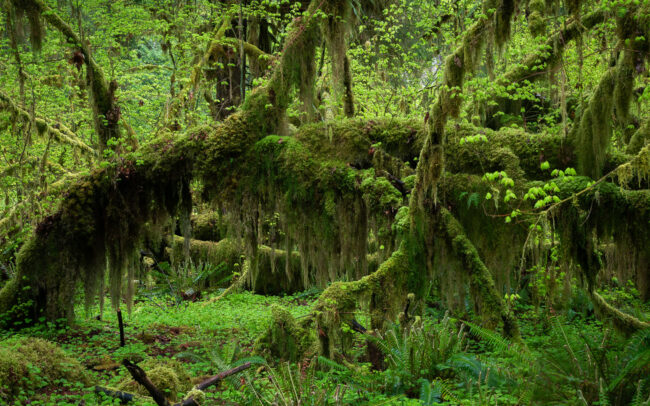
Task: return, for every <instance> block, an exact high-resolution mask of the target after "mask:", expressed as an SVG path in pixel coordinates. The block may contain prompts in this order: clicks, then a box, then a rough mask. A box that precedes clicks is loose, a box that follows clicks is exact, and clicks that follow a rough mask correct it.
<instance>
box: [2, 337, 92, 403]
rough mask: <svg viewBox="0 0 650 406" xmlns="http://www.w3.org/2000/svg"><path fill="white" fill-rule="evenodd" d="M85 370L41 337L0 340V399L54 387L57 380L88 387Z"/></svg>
mask: <svg viewBox="0 0 650 406" xmlns="http://www.w3.org/2000/svg"><path fill="white" fill-rule="evenodd" d="M84 371H85V369H84V367H83V366H82V365H81V364H80V363H79V362H78V361H77V360H75V359H73V358H71V357H70V356H68V355H67V354H66V353H65V352H64V351H63V350H62V349H61V348H60V347H58V346H57V345H55V344H53V343H50V342H49V341H45V340H43V339H40V338H32V337H30V338H24V337H19V338H12V339H9V340H5V341H0V400H1V401H4V402H9V403H11V401H12V400H13V399H14V397H15V396H17V395H18V394H20V393H23V392H27V391H31V390H36V389H41V388H43V387H47V386H57V385H59V382H60V380H66V381H69V382H72V383H76V382H80V383H83V384H84V385H89V384H90V383H91V382H90V377H89V376H88V374H87V373H85V372H84Z"/></svg>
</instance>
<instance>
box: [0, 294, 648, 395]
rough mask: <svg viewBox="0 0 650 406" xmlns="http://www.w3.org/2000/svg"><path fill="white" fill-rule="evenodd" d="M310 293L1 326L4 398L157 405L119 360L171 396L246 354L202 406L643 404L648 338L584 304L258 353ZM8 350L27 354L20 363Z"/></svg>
mask: <svg viewBox="0 0 650 406" xmlns="http://www.w3.org/2000/svg"><path fill="white" fill-rule="evenodd" d="M623 293H625V294H623ZM612 294H613V295H616V298H618V299H619V300H621V301H622V302H621V304H622V303H623V302H624V301H627V302H629V303H632V304H636V305H637V310H639V311H645V312H647V311H648V309H646V308H644V306H643V305H642V304H641V303H640V302H638V301H637V300H635V299H634V292H632V293H630V292H629V291H625V289H621V290H620V291H619V292H618V294H617V292H614V293H612ZM317 296H318V292H317V291H308V292H301V293H297V294H294V295H292V296H284V297H278V296H262V295H256V294H252V293H249V292H243V293H235V294H231V295H228V296H225V297H223V298H220V300H218V301H215V300H214V299H215V298H216V297H217V293H214V294H210V295H207V296H205V297H203V299H202V300H198V301H194V302H192V301H177V300H175V299H174V298H173V297H172V296H168V297H164V298H163V297H157V298H156V299H155V300H154V299H153V298H152V297H151V296H147V295H139V296H138V297H137V300H136V301H135V304H134V307H133V309H132V311H131V313H130V314H128V313H127V312H126V311H125V312H124V325H125V336H126V345H125V346H124V347H120V340H119V329H118V322H117V316H116V314H115V313H113V312H109V311H107V312H105V314H104V315H103V317H102V318H101V320H100V319H99V318H98V317H96V315H97V314H99V308H98V307H97V306H95V307H93V308H91V309H90V311H89V312H88V314H87V317H86V318H82V317H80V318H79V321H78V322H77V323H76V325H75V326H72V327H67V326H65V325H63V324H61V325H60V326H57V324H56V323H42V324H39V325H37V326H35V327H31V328H27V329H23V330H21V331H20V333H12V332H10V331H5V332H2V334H1V335H0V377H4V379H3V380H6V379H7V378H6V377H7V376H8V374H14V375H20V377H19V379H15V378H14V380H13V381H10V382H12V384H11V385H7V384H6V383H4V382H3V386H0V398H2V399H4V401H6V402H8V403H10V404H16V405H26V404H32V405H78V404H86V405H108V404H119V400H117V399H115V398H112V397H110V396H107V395H104V394H96V393H95V391H94V388H95V385H98V386H101V387H104V388H110V389H113V390H122V391H125V392H128V393H132V394H135V395H136V396H137V397H136V399H135V400H134V401H133V402H132V404H135V405H153V404H155V403H154V402H153V401H152V400H151V398H149V397H148V393H147V392H146V390H144V388H142V387H140V386H139V385H138V384H137V383H135V382H134V381H133V380H132V378H131V376H130V375H129V373H128V371H127V370H126V369H125V368H124V367H123V366H122V365H121V361H122V360H123V359H125V358H126V359H129V360H132V361H134V362H137V363H139V365H140V366H141V367H142V368H143V369H144V370H145V371H147V372H148V375H149V376H150V378H151V379H152V381H153V382H154V383H155V384H156V385H157V386H158V387H159V388H161V389H163V390H165V391H166V392H167V394H168V397H169V398H170V399H171V400H177V401H179V400H182V399H183V398H184V397H185V396H186V395H187V394H188V393H189V392H190V391H191V390H192V387H193V386H194V385H195V384H197V383H199V382H201V381H202V380H204V379H205V378H207V377H209V376H211V375H214V374H216V373H219V372H221V371H224V370H227V369H229V368H232V367H234V366H237V365H241V364H242V363H244V362H251V363H252V364H253V368H250V369H248V370H246V371H245V372H244V373H241V374H238V375H236V376H232V377H230V378H228V379H226V380H225V381H223V382H222V383H221V384H220V385H218V386H217V387H216V388H213V389H211V390H206V392H205V393H203V394H201V396H203V397H202V398H201V401H202V403H201V404H215V405H237V404H262V405H273V404H279V405H298V404H312V405H322V404H391V405H392V404H395V405H401V404H404V405H408V404H413V405H419V404H466V405H474V404H480V405H483V404H485V405H487V404H504V405H522V404H609V403H608V402H612V403H613V404H638V405H642V404H647V400H646V399H647V396H648V389H650V387H649V386H648V384H649V383H650V382H648V381H649V378H648V372H649V371H648V369H649V367H648V365H650V363H649V361H650V334H649V333H648V332H641V333H639V334H637V335H634V336H632V337H629V338H626V337H622V336H618V335H615V334H614V335H612V334H611V331H610V330H608V329H607V328H606V327H604V326H603V325H602V323H600V322H598V321H596V320H595V319H594V317H593V314H589V313H588V312H587V313H585V312H582V313H578V312H575V311H572V310H570V311H568V312H566V315H562V316H555V315H553V314H551V313H549V312H546V311H540V309H535V308H534V307H532V306H530V305H524V304H517V303H514V304H513V311H517V312H519V313H520V319H521V320H522V321H523V324H522V336H523V339H524V343H523V344H516V343H512V342H509V341H507V340H506V339H504V338H502V337H501V336H499V335H498V334H496V333H494V332H492V331H490V330H486V329H483V328H481V327H480V326H478V325H476V324H473V323H471V322H466V321H461V320H457V319H453V318H450V317H449V316H448V315H446V314H442V313H441V311H438V310H435V309H434V308H428V309H427V311H426V312H425V316H424V317H423V318H420V317H415V318H413V319H412V320H404V321H403V323H402V325H399V324H394V325H393V326H392V327H391V328H389V329H387V331H385V332H384V333H383V334H378V333H377V334H373V335H367V334H366V335H364V334H360V333H359V334H357V335H356V338H355V339H356V340H357V341H358V342H357V345H355V346H354V348H355V350H354V352H353V353H350V354H348V358H347V359H346V360H338V361H337V362H335V361H333V360H329V359H326V358H324V357H314V358H312V359H306V360H303V361H301V362H298V363H289V362H285V361H282V360H279V359H269V358H267V359H265V358H263V357H262V356H260V355H259V354H256V353H255V340H256V339H257V338H258V337H260V336H261V335H262V334H263V332H264V331H265V330H266V329H268V328H269V327H270V324H271V323H273V322H274V321H273V320H272V318H271V311H270V308H271V306H282V307H283V308H286V309H287V310H288V311H289V312H290V313H291V315H292V316H293V317H295V318H296V319H298V320H300V319H301V318H302V317H305V316H306V315H307V314H308V313H309V312H310V311H311V310H312V305H313V303H314V302H315V299H316V298H317ZM576 306H580V307H579V308H582V305H581V304H580V303H577V304H576ZM577 308H578V307H576V309H577ZM83 311H84V310H83V309H81V308H80V309H78V312H79V313H83ZM360 320H361V323H362V324H363V323H365V322H367V320H365V319H364V318H363V317H360ZM34 342H35V343H36V344H34ZM370 343H371V344H373V345H374V346H375V347H376V348H379V350H380V351H381V353H382V354H383V365H382V368H381V371H377V370H373V368H372V367H371V364H370V363H369V362H368V358H367V352H366V347H367V346H368V344H370ZM34 348H37V351H41V353H48V354H47V357H45V356H43V355H39V353H38V352H36V353H34V351H35V350H34ZM30 351H31V352H30ZM16 354H28V355H20V356H17V355H16ZM29 354H32V355H29ZM34 354H36V355H34ZM30 356H31V358H29V357H30ZM17 357H18V358H17ZM20 357H23V358H20ZM40 357H43V359H40ZM10 360H22V365H23V367H22V368H26V369H25V370H20V369H18V368H17V366H16V361H14V363H13V364H12V363H11V361H10ZM3 373H4V374H5V375H3ZM549 387H553V388H554V389H553V390H552V391H549V390H548V388H549ZM621 402H623V403H621ZM644 402H645V403H644Z"/></svg>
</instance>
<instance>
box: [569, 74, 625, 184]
mask: <svg viewBox="0 0 650 406" xmlns="http://www.w3.org/2000/svg"><path fill="white" fill-rule="evenodd" d="M615 86H616V80H615V76H614V71H613V70H612V69H610V70H609V71H607V72H606V73H605V75H603V77H602V78H601V80H600V83H599V84H598V87H597V88H596V89H595V90H594V93H593V94H592V96H591V98H590V101H589V105H588V106H587V108H586V109H585V111H584V112H583V113H582V117H581V118H580V124H579V125H577V126H574V128H575V130H574V131H573V133H574V134H575V135H574V136H573V137H574V139H575V145H576V155H577V157H578V172H579V173H580V174H583V175H587V176H590V177H591V178H593V179H598V178H599V177H600V176H601V175H602V171H603V165H604V161H605V152H606V151H607V147H608V146H609V142H610V138H611V135H612V123H611V116H612V109H613V106H614V100H613V97H612V95H613V94H614V88H615Z"/></svg>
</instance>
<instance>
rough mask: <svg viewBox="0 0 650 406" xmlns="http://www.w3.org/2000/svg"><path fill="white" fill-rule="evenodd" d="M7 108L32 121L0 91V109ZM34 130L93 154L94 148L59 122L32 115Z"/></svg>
mask: <svg viewBox="0 0 650 406" xmlns="http://www.w3.org/2000/svg"><path fill="white" fill-rule="evenodd" d="M3 109H4V110H7V111H10V112H11V113H13V114H15V115H17V116H18V117H19V119H20V120H23V121H25V122H32V115H31V114H30V113H29V112H28V111H27V110H25V109H23V108H21V107H19V106H18V105H17V104H16V103H14V102H13V100H11V98H10V97H9V96H8V95H6V94H4V93H2V92H0V110H3ZM33 123H34V125H35V130H36V131H37V132H38V134H40V135H49V136H51V137H52V138H53V139H54V140H56V141H57V142H59V143H61V144H65V145H68V146H71V147H72V148H74V149H76V150H78V151H79V152H81V153H83V154H86V155H89V156H95V155H96V152H95V150H94V149H93V148H92V147H90V146H88V144H86V143H85V142H83V141H82V140H80V139H79V137H77V136H76V135H75V134H74V133H73V132H72V131H70V130H69V129H68V128H67V127H65V126H64V125H62V124H60V123H51V122H48V120H45V119H43V118H38V117H34V120H33Z"/></svg>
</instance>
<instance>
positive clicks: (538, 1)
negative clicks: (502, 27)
mask: <svg viewBox="0 0 650 406" xmlns="http://www.w3.org/2000/svg"><path fill="white" fill-rule="evenodd" d="M528 10H529V13H530V14H528V29H529V30H530V33H531V34H533V35H534V36H538V35H542V34H544V33H545V32H546V21H545V19H544V13H545V12H546V4H545V2H544V0H530V2H529V3H528Z"/></svg>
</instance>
